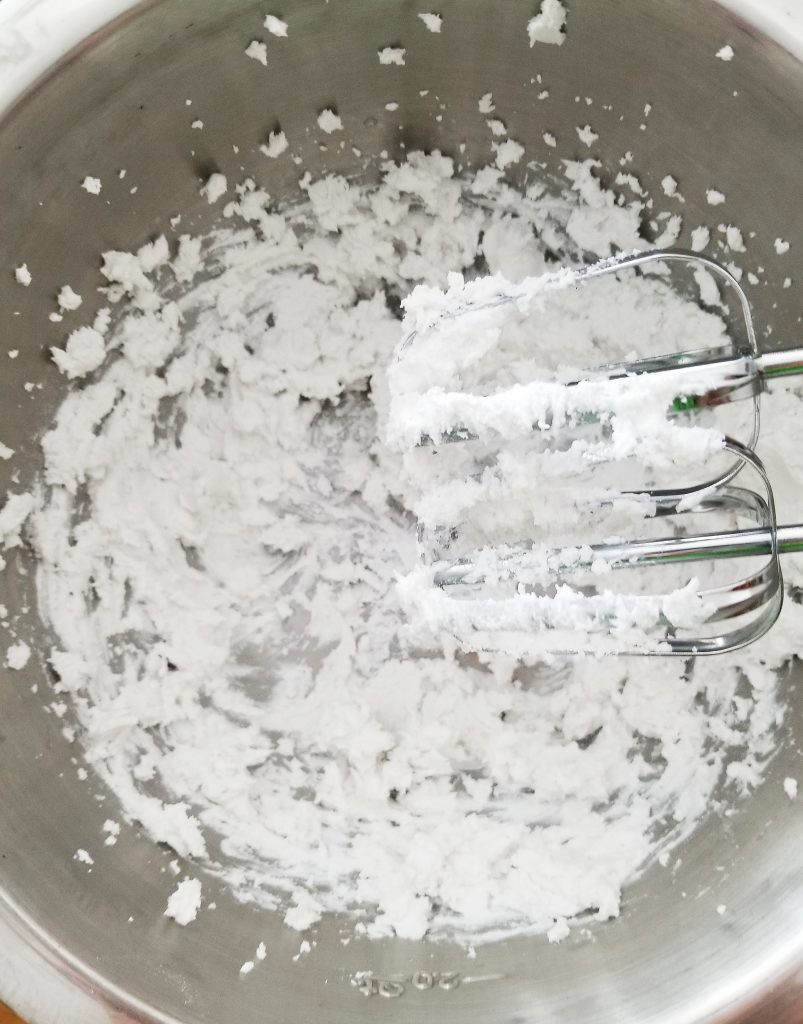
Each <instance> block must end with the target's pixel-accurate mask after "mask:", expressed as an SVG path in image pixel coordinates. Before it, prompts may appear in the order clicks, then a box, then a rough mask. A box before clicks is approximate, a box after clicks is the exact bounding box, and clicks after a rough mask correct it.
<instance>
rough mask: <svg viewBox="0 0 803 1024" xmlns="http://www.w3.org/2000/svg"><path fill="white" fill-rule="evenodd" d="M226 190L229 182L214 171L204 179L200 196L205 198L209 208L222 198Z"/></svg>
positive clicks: (223, 175) (224, 176) (222, 175)
mask: <svg viewBox="0 0 803 1024" xmlns="http://www.w3.org/2000/svg"><path fill="white" fill-rule="evenodd" d="M228 190H229V182H228V179H227V178H226V175H225V174H221V173H220V172H219V171H215V173H214V174H210V175H209V177H208V178H207V179H206V183H205V184H204V185H203V187H202V188H201V195H202V196H206V201H207V202H208V203H209V205H210V206H211V205H212V204H213V203H216V202H217V201H218V199H220V198H221V197H222V196H224V195H225V194H226V193H227V192H228Z"/></svg>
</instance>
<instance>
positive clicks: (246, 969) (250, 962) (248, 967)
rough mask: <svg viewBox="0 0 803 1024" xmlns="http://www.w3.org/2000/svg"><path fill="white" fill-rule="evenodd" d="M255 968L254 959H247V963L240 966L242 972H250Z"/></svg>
mask: <svg viewBox="0 0 803 1024" xmlns="http://www.w3.org/2000/svg"><path fill="white" fill-rule="evenodd" d="M253 969H254V961H253V960H246V961H245V963H244V964H243V965H242V967H241V968H240V974H250V973H251V971H253Z"/></svg>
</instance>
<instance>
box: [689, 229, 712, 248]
mask: <svg viewBox="0 0 803 1024" xmlns="http://www.w3.org/2000/svg"><path fill="white" fill-rule="evenodd" d="M710 241H711V232H710V231H709V229H708V228H707V227H706V226H705V225H704V224H701V225H700V226H699V227H696V228H693V229H692V233H691V248H692V251H693V252H702V251H703V249H705V247H706V246H707V245H708V243H709V242H710Z"/></svg>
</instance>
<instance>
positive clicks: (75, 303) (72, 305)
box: [57, 284, 83, 312]
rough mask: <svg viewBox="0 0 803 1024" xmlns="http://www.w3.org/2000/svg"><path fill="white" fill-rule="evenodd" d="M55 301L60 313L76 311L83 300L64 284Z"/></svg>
mask: <svg viewBox="0 0 803 1024" xmlns="http://www.w3.org/2000/svg"><path fill="white" fill-rule="evenodd" d="M57 301H58V304H59V309H60V310H61V311H62V312H65V311H67V310H69V311H72V310H74V309H78V307H79V306H80V305H81V303H82V302H83V299H82V298H81V296H80V295H79V294H78V293H77V292H75V291H73V290H72V288H71V287H70V286H69V285H68V284H65V285H64V287H63V288H62V289H61V291H60V292H59V294H58V297H57Z"/></svg>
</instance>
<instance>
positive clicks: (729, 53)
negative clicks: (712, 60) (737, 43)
mask: <svg viewBox="0 0 803 1024" xmlns="http://www.w3.org/2000/svg"><path fill="white" fill-rule="evenodd" d="M716 55H717V57H719V59H720V60H725V61H728V60H733V57H734V53H733V47H732V46H731V45H730V43H727V44H726V45H725V46H723V47H722V49H721V50H717V53H716Z"/></svg>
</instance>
